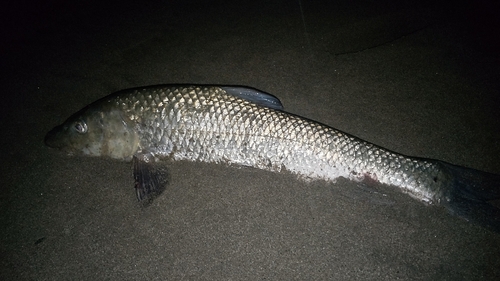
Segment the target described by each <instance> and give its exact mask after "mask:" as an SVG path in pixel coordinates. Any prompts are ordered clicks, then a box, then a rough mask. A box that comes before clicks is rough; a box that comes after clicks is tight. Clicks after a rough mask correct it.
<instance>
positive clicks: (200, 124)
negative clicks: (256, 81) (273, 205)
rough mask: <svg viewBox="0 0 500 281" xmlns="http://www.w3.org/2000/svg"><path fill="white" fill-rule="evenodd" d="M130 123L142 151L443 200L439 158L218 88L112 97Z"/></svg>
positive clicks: (160, 90)
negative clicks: (395, 148) (408, 152)
mask: <svg viewBox="0 0 500 281" xmlns="http://www.w3.org/2000/svg"><path fill="white" fill-rule="evenodd" d="M108 102H109V103H111V104H113V105H112V106H116V107H117V108H119V109H120V110H122V111H123V113H124V118H125V119H127V120H126V122H127V123H129V122H131V123H132V124H134V126H135V129H136V131H137V132H138V136H139V144H138V149H139V151H138V152H139V153H143V154H145V153H151V154H154V155H157V156H168V157H173V158H174V159H176V160H190V161H203V162H214V163H228V164H238V165H245V166H251V167H255V168H260V169H265V170H270V171H281V170H282V169H286V170H288V171H290V172H292V173H295V174H298V175H300V176H301V177H304V178H307V179H324V180H328V181H335V180H336V179H337V178H338V177H344V178H348V179H351V180H355V181H363V180H374V181H377V182H380V183H383V184H389V185H394V186H397V187H399V188H400V189H402V190H403V191H404V192H406V193H408V194H410V195H411V196H413V197H415V198H417V199H419V200H422V201H424V202H427V203H438V202H439V200H441V198H442V194H441V192H440V190H439V189H440V185H439V184H436V182H438V179H440V180H442V179H443V177H446V175H445V174H444V173H443V172H442V171H441V169H440V168H439V167H438V164H436V163H434V162H432V161H429V160H425V159H418V158H412V157H407V156H404V155H400V154H396V153H393V152H391V151H388V150H386V149H383V148H381V147H378V146H376V145H374V144H371V143H368V142H365V141H363V140H360V139H358V138H356V137H353V136H351V135H348V134H346V133H343V132H341V131H338V130H336V129H333V128H331V127H328V126H326V125H323V124H321V123H318V122H314V121H311V120H309V119H306V118H303V117H299V116H296V115H293V114H290V113H287V112H284V111H280V110H274V109H271V108H267V107H264V106H259V105H256V104H254V103H251V102H249V101H247V100H243V99H240V98H238V97H236V96H233V95H230V94H227V93H226V92H225V91H224V90H223V89H222V88H219V87H198V86H191V87H163V88H147V89H144V90H133V91H130V92H124V93H121V94H119V95H115V96H110V98H109V100H108Z"/></svg>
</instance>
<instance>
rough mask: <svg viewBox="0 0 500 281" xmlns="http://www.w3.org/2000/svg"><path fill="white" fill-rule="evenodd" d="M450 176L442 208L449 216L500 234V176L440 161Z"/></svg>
mask: <svg viewBox="0 0 500 281" xmlns="http://www.w3.org/2000/svg"><path fill="white" fill-rule="evenodd" d="M440 164H442V167H443V168H444V169H445V170H446V171H447V172H448V173H449V175H450V176H451V183H450V186H449V188H448V190H447V194H446V198H447V200H445V202H443V205H444V206H445V207H446V208H447V209H448V211H450V213H452V214H454V215H457V216H460V217H462V218H465V219H466V220H468V221H470V222H472V223H475V224H478V225H481V226H483V227H485V228H488V229H490V230H492V231H495V232H497V233H500V209H499V208H497V207H495V206H494V205H492V204H491V202H488V201H493V200H497V199H500V175H495V174H490V173H486V172H482V171H478V170H474V169H469V168H465V167H460V166H455V165H452V164H448V163H444V162H440Z"/></svg>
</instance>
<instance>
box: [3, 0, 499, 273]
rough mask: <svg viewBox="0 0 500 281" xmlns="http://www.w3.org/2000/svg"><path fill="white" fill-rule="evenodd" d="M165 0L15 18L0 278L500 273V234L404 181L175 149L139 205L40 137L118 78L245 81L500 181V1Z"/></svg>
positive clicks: (120, 178) (7, 87)
mask: <svg viewBox="0 0 500 281" xmlns="http://www.w3.org/2000/svg"><path fill="white" fill-rule="evenodd" d="M94 2H95V3H94ZM158 2H159V3H155V2H149V4H136V3H127V2H120V3H119V4H118V3H108V2H106V3H102V2H99V1H91V2H87V3H85V4H83V3H82V4H67V3H64V2H58V1H49V2H47V3H43V4H40V3H39V4H37V5H35V4H27V5H26V6H22V5H21V4H18V6H17V7H14V9H12V10H11V12H10V10H9V11H8V12H7V11H4V13H5V15H4V16H3V17H2V18H3V20H4V24H2V32H3V33H5V34H4V36H2V41H3V42H2V46H1V48H2V49H1V50H2V52H1V53H2V55H1V58H2V61H3V63H2V65H3V66H2V75H1V78H0V79H1V82H2V84H1V85H2V93H1V94H2V99H3V101H2V109H3V110H2V111H1V117H2V119H1V120H2V122H1V125H2V127H1V129H2V138H1V146H0V147H1V149H2V152H1V155H2V156H3V157H2V160H3V168H2V176H1V179H2V189H1V192H0V200H1V201H0V208H1V209H0V223H1V228H0V247H1V248H0V249H1V252H0V253H1V256H2V258H1V261H0V279H1V280H181V279H183V280H264V279H266V280H327V279H330V280H367V279H371V280H373V279H384V280H416V279H417V280H498V279H499V278H500V234H498V233H494V232H491V231H489V230H486V229H484V228H481V227H479V226H476V225H474V224H471V223H469V222H467V221H465V220H462V219H460V218H458V217H455V216H451V215H450V214H448V213H447V212H446V210H444V209H442V208H439V207H434V206H425V205H423V204H422V203H420V202H418V201H416V200H414V199H412V198H410V197H409V196H407V195H404V194H401V193H399V192H398V191H397V190H395V189H394V188H392V187H389V186H365V185H362V184H357V183H353V182H349V181H347V180H339V181H338V182H337V183H327V182H322V181H316V182H304V181H301V180H298V179H297V178H296V177H295V176H294V175H291V174H289V173H286V172H285V173H271V172H266V171H261V170H257V169H252V168H242V167H233V166H231V167H228V166H225V165H215V164H204V163H189V162H171V161H165V163H164V164H163V165H165V166H166V167H167V168H168V169H169V171H170V177H171V180H170V184H169V185H168V186H167V188H166V191H165V192H164V194H163V195H162V196H160V197H159V198H157V199H156V200H155V201H154V202H153V203H152V205H151V206H149V207H147V208H141V207H140V206H139V205H138V203H137V202H136V198H135V191H134V189H133V178H132V169H131V164H130V163H125V162H120V161H115V160H110V159H98V158H85V157H69V156H67V155H64V154H63V153H60V152H58V151H56V150H53V149H49V148H48V147H46V146H45V145H44V143H43V138H44V135H45V134H46V133H47V132H48V131H49V130H50V129H51V128H52V127H54V126H55V125H57V124H59V123H61V122H62V121H64V120H65V119H66V118H67V117H68V116H69V115H71V114H72V113H74V112H76V111H77V110H79V109H80V108H82V107H83V106H85V105H87V104H88V103H90V102H92V101H94V100H96V99H98V98H101V97H103V96H105V95H107V94H109V93H111V92H114V91H117V90H121V89H126V88H131V87H136V86H142V85H153V84H168V83H197V84H223V85H244V86H251V87H255V88H258V89H261V90H263V91H266V92H269V93H272V94H274V95H276V96H277V97H279V98H280V99H281V101H282V102H283V104H284V106H285V109H286V110H287V111H289V112H293V113H295V114H299V115H302V116H305V117H308V118H311V119H314V120H318V121H320V122H322V123H325V124H328V125H330V126H332V127H335V128H338V129H341V130H343V131H345V132H348V133H351V134H353V135H356V136H358V137H360V138H362V139H365V140H367V141H370V142H373V143H375V144H378V145H381V146H383V147H386V148H389V149H391V150H394V151H397V152H399V153H404V154H408V155H414V156H420V157H428V158H435V159H440V160H443V161H447V162H451V163H454V164H457V165H462V166H467V167H472V168H475V169H480V170H484V171H488V172H493V173H497V174H500V161H498V160H499V155H500V118H499V114H498V112H499V108H500V98H499V95H498V94H499V93H500V91H499V90H500V83H499V82H498V81H500V56H499V54H498V52H497V50H498V47H500V44H498V38H497V37H498V34H500V32H498V27H499V26H500V24H499V20H498V17H497V13H496V12H494V11H498V5H496V6H495V4H492V3H490V2H487V1H484V2H479V3H478V2H472V1H471V2H470V3H469V2H466V1H462V2H454V3H453V5H447V4H445V3H441V2H435V1H428V3H427V2H425V1H424V2H422V1H389V0H382V1H341V2H339V1H306V0H303V1H271V2H272V3H269V1H257V0H254V1H240V2H238V1H169V4H165V3H161V1H158ZM225 2H230V3H225ZM233 2H234V3H233ZM323 2H324V3H323ZM330 2H335V3H334V4H332V3H330ZM407 2H408V3H407ZM411 2H418V3H415V4H412V3H411ZM443 2H445V1H443ZM473 3H474V4H473ZM495 36H496V37H495Z"/></svg>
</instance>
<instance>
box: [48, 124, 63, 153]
mask: <svg viewBox="0 0 500 281" xmlns="http://www.w3.org/2000/svg"><path fill="white" fill-rule="evenodd" d="M63 130H64V128H63V127H62V126H57V127H55V128H54V129H52V130H50V131H49V132H48V133H47V135H45V138H44V143H45V145H46V146H48V147H51V148H62V147H64V141H63V138H62V133H61V131H63Z"/></svg>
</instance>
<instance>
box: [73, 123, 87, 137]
mask: <svg viewBox="0 0 500 281" xmlns="http://www.w3.org/2000/svg"><path fill="white" fill-rule="evenodd" d="M73 128H75V130H76V131H77V132H78V133H80V134H85V133H86V132H87V124H85V122H83V121H76V122H75V125H74V126H73Z"/></svg>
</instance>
